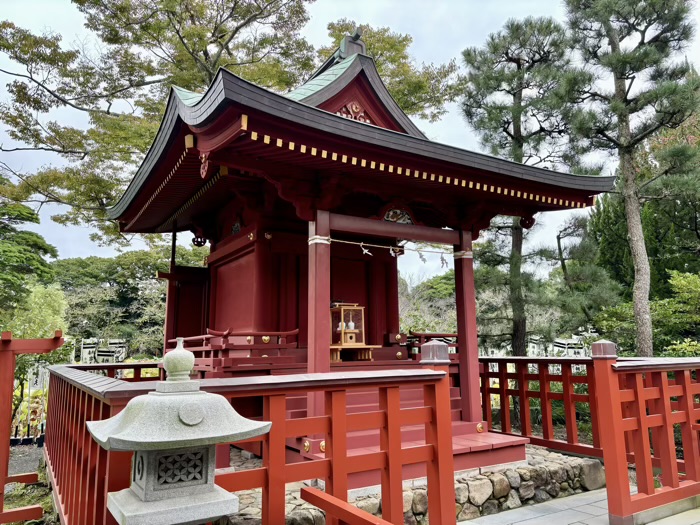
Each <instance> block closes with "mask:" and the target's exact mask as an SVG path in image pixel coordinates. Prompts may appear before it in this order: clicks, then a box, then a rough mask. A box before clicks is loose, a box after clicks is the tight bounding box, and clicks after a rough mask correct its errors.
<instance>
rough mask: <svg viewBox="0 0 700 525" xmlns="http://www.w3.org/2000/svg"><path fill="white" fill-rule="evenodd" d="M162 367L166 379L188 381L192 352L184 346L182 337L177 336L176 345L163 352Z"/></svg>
mask: <svg viewBox="0 0 700 525" xmlns="http://www.w3.org/2000/svg"><path fill="white" fill-rule="evenodd" d="M163 368H165V372H166V374H167V378H168V379H167V380H168V381H189V379H190V374H191V373H192V369H193V368H194V354H193V353H192V352H190V351H189V350H186V349H185V347H184V339H183V338H182V337H178V338H177V346H175V348H174V349H173V350H170V352H168V353H166V354H165V357H164V358H163Z"/></svg>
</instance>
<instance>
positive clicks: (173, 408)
mask: <svg viewBox="0 0 700 525" xmlns="http://www.w3.org/2000/svg"><path fill="white" fill-rule="evenodd" d="M182 343H183V340H182V338H179V339H178V341H177V348H175V349H174V350H171V351H170V352H168V353H167V354H166V355H165V358H164V359H163V367H164V368H165V371H166V373H167V380H166V381H159V382H158V384H157V385H156V391H155V392H151V393H149V394H148V395H145V396H139V397H136V398H134V399H132V400H131V401H129V404H127V406H126V407H125V408H124V410H122V411H121V412H120V413H119V414H117V415H116V416H114V417H112V418H109V419H105V420H102V421H90V422H88V423H87V427H88V430H89V431H90V434H92V437H93V438H94V439H95V441H97V442H98V443H99V444H100V446H102V447H103V448H104V449H106V450H118V451H134V457H133V462H132V467H131V468H132V472H131V486H130V487H129V488H128V489H124V490H121V491H119V492H110V493H109V495H108V499H107V508H108V509H109V511H110V512H111V513H112V515H113V516H114V518H115V519H116V520H117V522H118V523H119V524H120V525H176V524H191V525H195V524H199V523H207V522H209V521H213V520H216V519H218V518H220V517H222V516H226V515H230V514H234V513H236V512H238V497H237V496H235V495H234V494H231V493H230V492H227V491H226V490H224V489H222V488H220V487H217V486H216V485H215V484H214V470H215V465H216V458H215V455H216V444H217V443H230V442H235V441H241V440H244V439H248V438H251V437H254V436H259V435H262V434H266V433H267V432H269V431H270V426H271V423H269V422H265V421H253V420H250V419H246V418H244V417H242V416H241V415H239V414H238V413H237V412H236V411H235V410H234V409H233V407H232V406H231V404H230V403H229V402H228V401H227V400H226V398H224V397H223V396H220V395H216V394H209V393H207V392H201V391H200V390H199V381H192V380H191V379H190V374H191V372H192V368H193V366H194V355H193V354H192V352H190V351H188V350H185V349H184V348H183V344H182Z"/></svg>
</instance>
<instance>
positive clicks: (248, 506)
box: [222, 445, 605, 525]
mask: <svg viewBox="0 0 700 525" xmlns="http://www.w3.org/2000/svg"><path fill="white" fill-rule="evenodd" d="M304 485H306V483H301V482H300V483H294V484H288V485H287V505H286V511H287V520H286V521H287V525H325V517H324V515H323V513H322V512H321V511H320V510H318V509H317V508H316V507H313V506H312V505H310V504H308V503H306V502H304V501H302V500H301V499H299V489H300V488H301V487H302V486H304ZM309 485H312V483H309ZM604 486H605V471H604V469H603V466H602V464H601V463H600V461H598V460H596V459H590V458H578V457H572V456H564V455H562V454H558V453H556V452H549V451H547V450H546V449H544V448H541V447H534V446H530V445H528V446H527V460H526V461H523V462H521V463H518V464H508V465H499V466H495V467H488V468H482V469H474V470H470V471H466V472H461V473H457V474H456V476H455V515H456V516H457V521H464V520H470V519H474V518H478V517H479V516H486V515H489V514H496V513H498V512H501V511H505V510H509V509H515V508H518V507H521V506H523V505H534V504H536V503H542V502H544V501H548V500H550V499H553V498H563V497H566V496H571V495H573V494H579V493H581V492H585V491H588V490H596V489H599V488H602V487H604ZM321 488H322V487H321ZM239 496H240V513H239V515H237V516H230V517H229V518H228V521H225V522H222V523H225V524H232V525H258V524H259V523H260V493H259V491H246V492H245V493H239ZM349 500H350V501H351V502H352V503H353V504H354V505H355V506H357V507H358V508H360V509H362V510H364V511H366V512H369V513H370V514H374V515H376V516H380V515H381V510H382V508H381V507H382V504H381V496H380V489H379V487H368V488H365V489H359V490H355V491H350V494H349ZM403 512H404V524H405V525H427V524H428V523H429V516H428V492H427V489H426V482H425V479H422V480H420V479H418V480H411V481H406V482H404V492H403ZM436 525H437V524H436Z"/></svg>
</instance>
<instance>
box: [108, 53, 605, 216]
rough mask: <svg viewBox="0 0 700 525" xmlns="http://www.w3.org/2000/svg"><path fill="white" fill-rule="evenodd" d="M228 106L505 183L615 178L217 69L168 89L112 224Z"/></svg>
mask: <svg viewBox="0 0 700 525" xmlns="http://www.w3.org/2000/svg"><path fill="white" fill-rule="evenodd" d="M370 60H371V59H370ZM361 61H363V58H362V57H361V58H360V62H361ZM195 99H196V100H195ZM230 103H236V104H240V105H242V106H247V107H250V108H252V109H257V110H259V111H263V112H265V113H267V114H269V115H271V116H273V117H276V118H280V119H282V120H286V121H289V122H292V123H295V124H298V125H303V126H307V127H310V128H313V129H316V130H318V131H322V132H325V133H328V134H329V135H335V136H343V137H345V138H347V137H348V136H350V137H351V138H352V139H353V140H357V141H360V142H366V143H371V144H373V145H378V146H381V147H385V148H387V149H388V150H391V151H392V152H394V153H395V154H410V155H416V156H421V157H424V158H425V159H426V160H433V161H443V162H448V163H453V164H457V165H461V166H463V167H470V168H475V169H480V170H485V171H490V172H491V173H494V174H500V175H503V176H506V177H513V178H516V179H521V180H528V181H532V182H539V183H542V184H550V185H553V186H559V187H566V188H571V189H576V190H578V191H588V192H590V194H597V193H601V192H605V191H609V190H610V189H612V187H613V184H614V181H615V177H612V176H608V177H606V176H587V175H576V174H571V173H562V172H558V171H554V170H546V169H543V168H537V167H534V166H529V165H527V164H519V163H516V162H513V161H510V160H505V159H501V158H498V157H494V156H491V155H488V154H485V153H480V152H474V151H469V150H465V149H463V148H459V147H456V146H451V145H447V144H441V143H439V142H433V141H431V140H429V139H428V138H427V137H425V136H424V135H422V134H421V135H420V136H415V135H407V134H405V133H401V132H397V131H393V130H390V129H385V128H380V127H377V126H373V125H371V124H365V123H362V122H358V121H355V120H349V119H346V118H343V117H339V116H337V115H335V114H333V113H331V112H328V111H325V110H323V109H320V108H317V107H314V106H310V105H308V104H305V103H303V102H299V101H295V100H292V99H290V98H288V97H285V96H284V95H280V94H277V93H274V92H272V91H269V90H267V89H265V88H262V87H260V86H257V85H255V84H253V83H251V82H248V81H247V80H244V79H242V78H240V77H238V76H237V75H235V74H234V73H231V72H230V71H228V70H226V69H219V71H218V72H217V74H216V76H215V77H214V81H213V82H212V83H211V85H210V86H209V87H208V88H207V90H206V91H205V92H204V93H203V94H201V96H198V95H197V94H196V93H193V92H191V91H188V90H185V89H182V88H175V87H173V88H172V89H171V93H170V96H169V97H168V102H167V105H166V109H165V113H164V115H163V119H162V121H161V124H160V127H159V128H158V131H157V133H156V136H155V139H154V141H153V144H152V145H151V148H150V149H149V150H148V152H147V153H146V156H145V158H144V160H143V162H142V163H141V166H139V168H138V170H137V171H136V174H135V175H134V177H133V179H132V181H131V183H130V184H129V186H128V187H127V189H126V191H125V192H124V194H123V195H122V197H121V198H120V200H119V201H118V202H117V203H116V204H115V205H114V206H113V207H112V208H110V209H109V210H108V215H109V216H110V218H112V219H115V218H117V217H119V216H120V215H121V214H122V213H124V212H125V211H126V209H127V208H128V207H129V205H130V204H131V202H132V201H133V199H134V198H135V197H136V195H137V194H138V191H139V190H140V188H141V186H142V185H143V184H144V183H145V182H146V179H147V178H148V175H149V174H150V173H151V171H152V170H153V168H154V167H155V165H156V164H157V162H158V161H159V160H160V158H161V157H162V156H163V154H164V152H165V150H166V149H167V148H168V145H169V144H170V142H171V139H172V137H173V135H174V133H176V132H177V130H178V129H179V126H180V125H181V124H182V123H184V124H187V125H193V126H197V127H199V126H202V125H204V124H206V123H207V122H210V121H212V120H213V119H215V118H216V117H217V116H218V115H219V114H220V113H221V112H222V111H223V110H224V109H225V108H226V107H227V105H228V104H230Z"/></svg>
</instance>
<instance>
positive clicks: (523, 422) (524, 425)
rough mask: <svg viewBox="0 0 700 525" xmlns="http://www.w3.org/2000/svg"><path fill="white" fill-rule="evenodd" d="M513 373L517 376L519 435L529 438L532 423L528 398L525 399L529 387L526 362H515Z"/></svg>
mask: <svg viewBox="0 0 700 525" xmlns="http://www.w3.org/2000/svg"><path fill="white" fill-rule="evenodd" d="M515 372H516V374H517V376H518V397H519V398H520V401H519V402H520V433H521V434H522V435H523V436H530V435H532V422H531V421H530V398H529V397H527V393H528V391H529V386H530V385H529V382H528V379H527V372H528V362H527V361H516V362H515Z"/></svg>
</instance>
